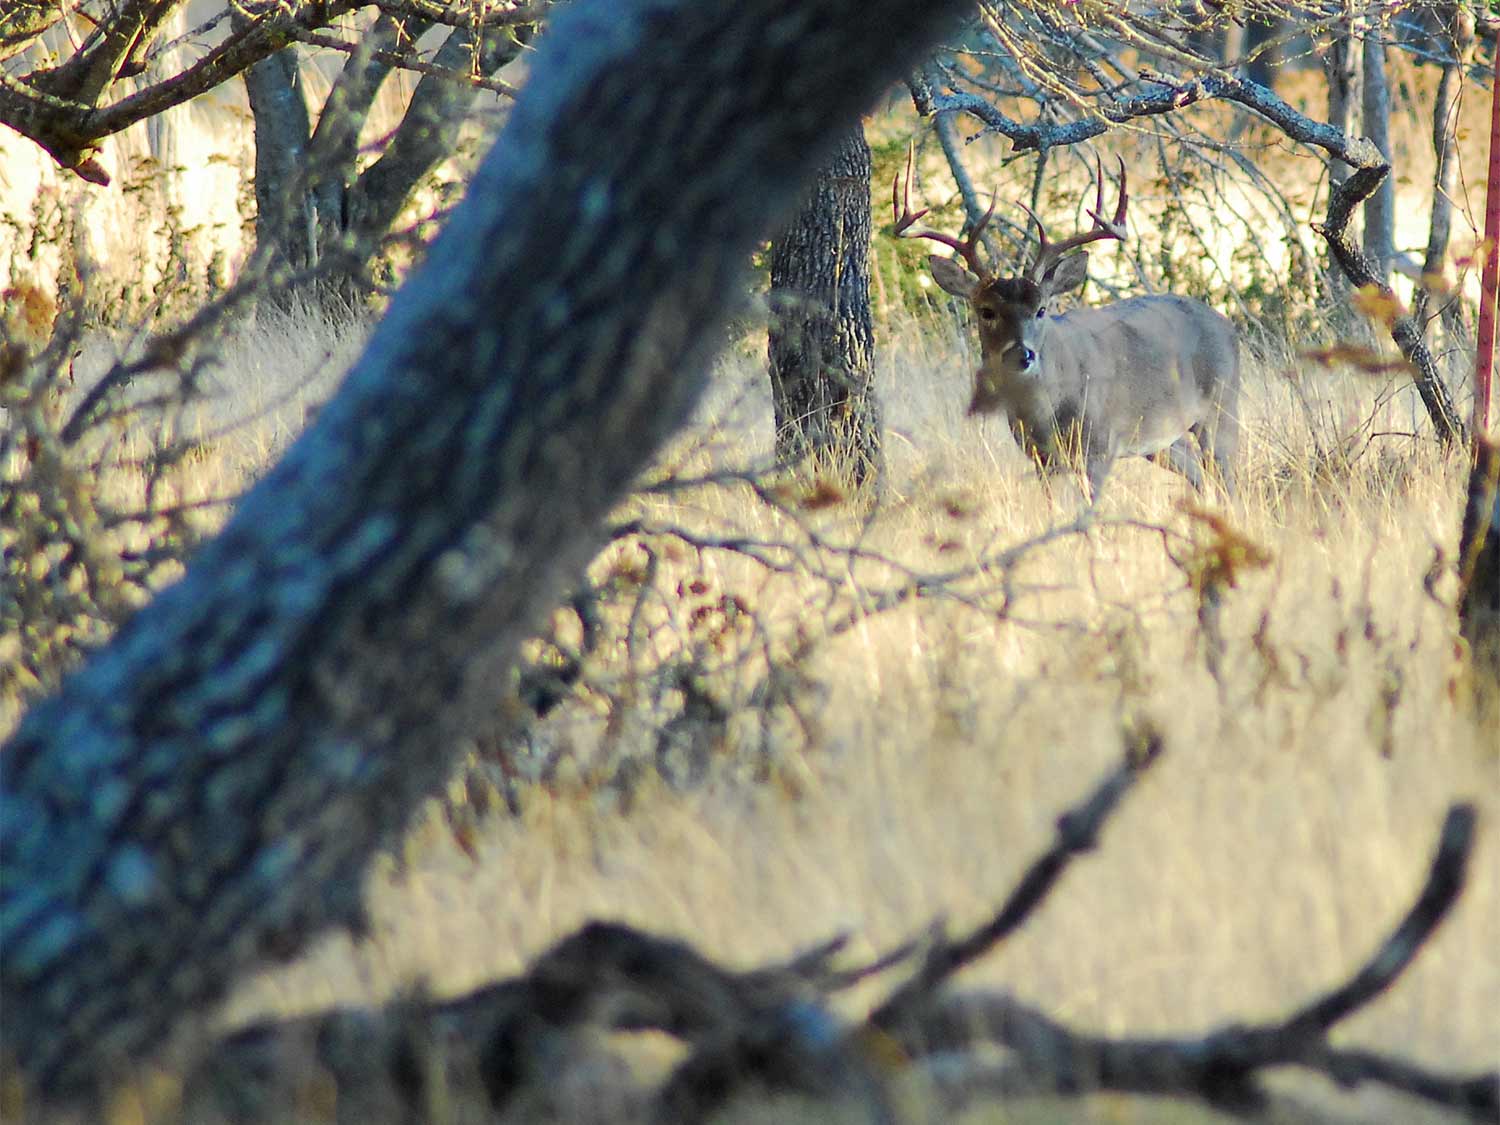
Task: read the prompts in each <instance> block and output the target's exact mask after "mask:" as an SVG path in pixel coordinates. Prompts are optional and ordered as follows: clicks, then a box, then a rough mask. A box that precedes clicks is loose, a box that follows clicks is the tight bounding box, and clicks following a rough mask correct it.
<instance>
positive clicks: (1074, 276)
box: [1042, 250, 1089, 294]
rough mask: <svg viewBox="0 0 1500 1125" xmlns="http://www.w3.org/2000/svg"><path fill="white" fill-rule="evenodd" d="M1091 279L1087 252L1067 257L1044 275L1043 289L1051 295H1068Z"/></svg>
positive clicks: (1082, 251)
mask: <svg viewBox="0 0 1500 1125" xmlns="http://www.w3.org/2000/svg"><path fill="white" fill-rule="evenodd" d="M1088 277H1089V254H1088V251H1087V250H1079V251H1078V252H1077V253H1074V254H1068V255H1065V256H1064V257H1063V258H1062V259H1061V260H1059V261H1058V262H1056V263H1055V264H1054V265H1053V267H1052V268H1051V269H1050V270H1048V271H1047V272H1046V273H1045V274H1043V275H1042V287H1043V288H1044V289H1046V291H1047V292H1048V293H1049V294H1052V293H1067V292H1069V291H1071V290H1073V289H1077V288H1078V287H1079V286H1080V285H1082V284H1083V283H1084V282H1085V281H1087V280H1088Z"/></svg>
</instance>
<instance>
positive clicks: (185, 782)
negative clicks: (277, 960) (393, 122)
mask: <svg viewBox="0 0 1500 1125" xmlns="http://www.w3.org/2000/svg"><path fill="white" fill-rule="evenodd" d="M966 10H967V3H966V0H930V2H929V3H925V4H922V5H917V6H913V5H910V4H908V3H906V0H716V2H707V0H680V2H679V3H677V4H675V5H669V4H667V3H664V2H662V0H651V2H649V3H647V2H644V0H643V2H639V3H631V2H628V0H594V2H590V0H575V3H573V4H571V5H568V6H567V7H566V8H564V9H562V10H561V11H559V13H558V15H557V16H556V17H555V18H554V19H553V21H552V25H551V27H550V29H549V33H548V35H547V37H546V40H545V41H544V42H543V44H542V45H541V47H540V49H539V50H538V52H537V59H536V62H535V64H534V68H533V70H532V75H531V78H530V80H529V81H528V83H527V87H526V91H525V94H524V96H523V97H522V99H521V100H520V101H519V102H518V103H517V105H516V108H515V110H514V112H513V113H512V115H511V118H510V122H509V124H508V126H507V129H506V132H505V134H504V135H503V137H502V139H501V141H500V143H499V144H498V145H497V146H496V149H495V151H494V152H493V153H491V155H490V156H489V158H488V159H487V160H486V161H485V162H484V164H483V165H482V166H481V168H480V170H479V171H478V172H477V173H476V175H475V177H474V179H473V181H472V183H471V185H470V188H469V192H468V195H467V196H466V198H465V200H464V202H463V204H462V205H461V206H460V207H459V208H458V209H457V210H456V211H455V212H454V214H453V216H452V217H451V218H450V220H449V223H448V226H447V229H446V230H445V231H444V233H443V235H442V236H441V237H440V238H439V239H438V241H437V243H436V244H435V245H434V246H433V248H432V251H431V253H430V255H429V256H428V259H427V261H426V264H425V265H424V266H423V267H422V269H421V270H420V271H418V272H417V273H416V274H415V275H414V276H413V278H412V279H411V280H410V281H409V282H408V283H407V284H406V286H404V287H403V289H402V290H401V292H400V293H398V294H397V295H396V297H395V298H394V300H393V301H392V304H391V307H390V311H389V313H388V314H387V316H386V317H385V319H384V320H383V322H382V323H381V325H380V326H379V328H378V329H377V330H376V332H375V334H374V336H373V337H372V339H371V341H370V343H369V346H368V347H367V349H366V351H365V353H364V354H363V356H362V357H361V358H360V359H359V360H358V361H356V363H355V365H354V368H353V370H352V371H351V372H350V373H349V375H348V377H347V378H346V379H345V381H344V383H343V385H342V388H341V390H340V392H339V394H338V395H337V396H336V397H335V398H334V399H333V401H331V402H330V403H329V404H328V405H326V406H325V407H324V408H323V410H322V411H321V412H320V413H319V414H318V415H317V418H316V420H315V421H314V422H313V424H312V426H311V428H310V429H309V430H308V431H307V432H306V433H305V434H303V436H302V437H301V438H300V439H299V440H298V441H297V442H296V443H295V444H294V445H293V446H292V448H291V449H290V450H289V451H288V452H287V454H286V456H285V457H284V458H283V459H282V461H281V462H280V463H279V464H278V465H276V466H275V467H274V468H273V469H272V470H271V471H270V472H269V473H268V474H267V475H266V476H265V477H264V478H262V480H261V481H260V482H259V483H258V484H257V485H256V486H255V487H254V488H253V489H252V490H251V492H250V493H248V494H247V495H246V497H245V498H244V499H243V500H242V501H241V503H240V505H239V508H238V509H237V511H236V512H235V514H234V515H233V516H232V517H231V518H230V520H229V522H228V523H227V524H226V525H225V527H224V529H223V531H222V532H221V533H220V534H219V536H218V537H217V538H215V539H214V540H212V541H211V542H209V543H208V544H206V545H205V546H204V547H203V548H202V549H201V550H200V551H199V553H198V554H197V555H196V556H195V557H194V558H193V560H192V562H191V564H190V565H189V567H188V570H187V573H186V575H185V576H184V577H183V578H182V580H181V581H180V582H178V583H177V584H176V585H175V586H172V587H170V588H168V589H167V590H165V591H163V592H162V593H161V594H160V595H159V596H158V597H157V598H156V599H155V600H154V601H153V602H152V603H151V604H150V605H148V606H146V607H145V608H143V609H142V610H141V611H140V612H139V613H138V614H137V615H136V616H135V617H134V618H132V619H131V621H129V622H128V623H127V624H126V625H125V626H124V627H123V628H122V629H121V630H120V632H119V633H118V634H117V635H116V636H115V638H114V639H113V641H112V642H111V643H110V644H108V645H106V646H105V647H104V648H102V649H100V650H99V651H97V652H96V653H95V654H94V655H93V656H92V657H91V658H90V659H89V661H88V662H87V664H86V665H85V666H84V667H83V668H82V669H81V670H80V671H79V672H78V673H76V674H75V675H73V676H72V677H70V678H69V679H68V680H67V681H66V682H65V683H64V685H63V687H62V688H61V690H60V691H59V692H58V694H57V695H56V696H54V697H53V698H52V699H50V700H48V701H46V702H44V703H41V704H38V705H37V706H35V707H34V708H33V709H32V710H31V711H30V713H29V714H27V715H26V716H25V717H24V718H23V719H22V721H21V724H20V727H19V728H18V729H17V731H16V733H15V735H14V737H13V738H12V739H11V740H10V741H9V742H8V743H7V744H6V745H5V746H4V747H3V748H0V797H3V815H0V995H3V997H4V1013H3V1019H0V1035H3V1037H4V1039H3V1042H0V1057H3V1058H4V1059H5V1060H6V1062H7V1069H8V1070H11V1068H14V1069H13V1070H12V1071H11V1073H12V1074H14V1073H16V1072H17V1071H18V1072H19V1076H20V1077H21V1078H22V1079H23V1080H24V1081H25V1082H26V1083H27V1084H28V1085H29V1086H30V1087H31V1088H32V1089H33V1090H34V1091H38V1092H40V1094H41V1095H42V1096H46V1097H56V1096H59V1095H62V1094H64V1093H66V1092H69V1091H73V1092H77V1091H80V1090H82V1089H87V1088H89V1087H92V1086H93V1085H95V1084H96V1083H99V1082H101V1081H108V1080H109V1079H110V1078H111V1077H112V1076H113V1075H115V1074H118V1073H119V1070H120V1068H122V1067H124V1068H128V1067H129V1066H130V1065H131V1064H133V1063H135V1062H137V1061H139V1060H142V1059H144V1058H146V1057H150V1056H155V1055H159V1054H160V1053H161V1052H162V1050H163V1046H164V1042H165V1040H166V1039H167V1037H168V1036H169V1034H170V1033H172V1032H174V1031H175V1032H178V1033H179V1034H178V1035H177V1040H178V1043H179V1044H180V1045H181V1046H182V1047H183V1048H185V1049H189V1050H190V1049H191V1047H192V1046H193V1044H194V1042H195V1041H196V1040H195V1038H194V1037H193V1036H191V1035H186V1034H185V1033H186V1032H189V1031H191V1030H192V1027H193V1023H194V1020H193V1019H188V1018H187V1017H194V1019H207V1018H209V1017H210V1016H211V1015H212V1005H213V1003H214V1002H215V1001H216V1000H218V999H219V998H221V997H222V996H223V995H224V994H225V992H226V990H227V989H228V988H229V986H230V985H231V984H232V983H233V982H234V981H235V980H236V979H237V978H238V977H239V976H240V975H241V974H243V973H244V972H245V971H247V970H248V969H250V968H251V967H253V966H255V965H256V964H257V963H258V962H260V961H261V960H262V959H263V958H265V957H266V956H268V955H271V954H277V955H283V956H284V955H290V954H292V953H295V952H297V951H299V950H301V949H302V948H304V947H305V946H306V945H307V943H308V942H309V941H310V940H312V939H313V938H314V937H315V936H317V935H319V934H322V933H324V932H326V931H327V930H328V928H329V927H331V926H349V927H354V928H356V929H357V928H359V927H360V926H361V922H362V919H363V917H364V913H363V906H362V902H361V885H362V881H363V876H364V875H365V873H366V869H367V865H368V863H369V861H370V859H371V857H372V856H373V855H374V854H375V853H376V851H377V849H379V848H380V847H382V846H383V845H387V844H389V843H391V842H392V841H394V840H395V839H396V838H397V837H398V835H399V833H400V832H402V831H403V829H404V828H405V827H406V825H407V823H408V821H409V819H410V817H411V815H412V813H413V812H414V810H415V809H417V808H418V807H419V805H420V802H421V801H422V800H423V798H425V797H426V796H427V795H429V794H430V793H432V792H434V791H435V790H437V789H438V788H439V787H441V785H442V784H443V783H444V782H445V781H446V779H447V777H448V775H449V773H450V771H451V769H452V768H453V766H454V764H455V762H456V761H457V758H458V756H459V753H460V751H461V748H462V746H463V745H464V742H463V737H464V736H465V735H466V733H468V732H471V731H472V730H473V729H474V725H475V723H476V721H477V717H478V716H479V715H488V716H490V717H491V719H492V718H493V714H494V699H493V691H494V685H495V684H496V683H497V682H503V681H504V679H505V677H506V675H507V674H508V672H509V671H510V670H511V669H512V668H513V667H514V665H515V661H516V658H517V654H518V652H519V650H520V646H521V642H522V640H523V638H524V637H526V636H527V635H529V634H530V632H531V631H532V630H533V629H534V628H535V627H536V625H537V623H538V622H539V620H540V619H541V618H542V616H543V615H544V614H545V613H546V612H547V611H548V608H549V607H550V606H552V605H553V604H554V602H555V599H556V598H557V596H558V594H559V593H560V591H561V590H563V589H564V588H566V586H567V585H568V584H570V583H572V582H575V581H576V580H577V578H578V576H579V575H580V574H581V572H582V569H583V567H584V566H585V565H586V563H587V561H588V559H589V558H590V557H591V556H592V555H593V553H594V552H595V551H596V550H597V549H598V547H599V546H600V545H601V544H602V542H603V538H602V529H601V522H602V520H603V518H604V517H605V515H606V514H607V513H608V512H609V511H610V510H611V508H612V506H613V505H614V504H615V503H616V502H617V500H618V499H619V497H620V495H621V493H622V490H623V489H624V488H625V487H626V486H627V483H628V482H629V481H631V480H633V479H635V477H636V476H637V474H638V473H639V472H640V470H641V469H642V468H643V466H644V465H645V464H646V461H647V459H648V458H649V457H650V456H651V455H652V454H653V453H654V451H655V450H656V449H657V447H658V446H659V444H660V442H661V441H662V440H663V439H664V438H665V437H666V436H667V435H668V434H670V433H671V432H673V430H674V429H675V428H676V427H677V425H678V424H679V423H680V422H681V421H682V419H684V418H685V417H686V416H687V413H688V411H689V410H690V409H691V407H692V404H693V402H694V399H695V394H696V390H697V388H699V387H701V386H702V383H703V370H704V368H705V366H706V363H707V360H708V359H709V358H710V356H711V355H712V352H713V350H714V348H715V347H716V346H717V343H718V341H719V339H720V336H721V332H722V326H723V322H724V317H725V314H726V311H727V309H728V308H729V307H730V304H731V294H732V293H733V292H735V291H736V290H737V288H738V287H739V285H741V284H742V283H743V272H742V271H743V268H744V263H745V262H746V261H747V260H748V257H749V254H750V252H751V250H752V248H753V247H754V246H755V245H756V244H757V243H758V242H759V241H760V240H761V239H763V238H764V237H765V236H766V234H767V233H768V232H769V230H770V228H771V224H772V222H773V221H774V220H776V219H777V218H778V217H780V216H784V215H785V214H787V210H788V208H789V207H790V206H791V205H793V204H794V203H795V200H796V197H797V193H798V191H799V189H800V187H801V185H802V184H803V183H804V182H805V177H806V176H807V174H808V173H809V172H811V171H813V170H814V169H815V168H816V167H817V166H818V164H819V163H820V162H822V161H825V160H827V159H828V158H829V156H830V154H831V153H830V145H829V143H828V142H829V141H830V139H831V138H832V137H834V136H837V135H839V133H840V131H841V130H847V129H849V128H851V127H852V126H853V125H854V124H855V122H856V120H857V115H858V114H859V112H860V111H862V110H863V109H865V108H866V107H867V106H868V104H869V102H870V100H871V99H872V98H874V97H875V95H876V93H877V92H878V91H879V90H880V89H881V88H882V86H883V85H884V84H885V83H886V82H888V81H890V79H891V78H893V77H894V76H895V75H896V74H898V73H900V72H901V71H902V70H903V69H904V68H906V67H909V66H910V65H912V64H913V63H914V62H915V61H916V60H917V58H918V57H919V56H920V55H921V53H922V51H923V50H924V49H925V48H926V47H927V45H928V44H930V43H931V41H932V40H933V39H934V38H935V37H936V35H937V33H938V32H939V31H940V30H943V29H945V28H946V27H947V26H948V25H949V23H950V22H951V21H954V20H957V19H958V18H959V17H960V16H961V15H962V14H963V12H964V11H966ZM897 25H899V26H900V27H901V28H902V34H900V35H892V34H891V33H890V28H891V27H893V26H897ZM726 76H733V78H734V81H732V82H730V81H726ZM199 1038H201V1037H199ZM6 1082H7V1091H8V1093H7V1096H10V1093H9V1091H10V1090H11V1089H12V1087H11V1085H10V1083H11V1075H8V1076H7V1078H6Z"/></svg>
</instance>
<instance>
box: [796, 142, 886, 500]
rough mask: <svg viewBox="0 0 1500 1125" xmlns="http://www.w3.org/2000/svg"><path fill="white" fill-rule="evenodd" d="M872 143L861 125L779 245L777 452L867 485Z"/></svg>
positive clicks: (872, 435) (873, 443)
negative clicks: (823, 467)
mask: <svg viewBox="0 0 1500 1125" xmlns="http://www.w3.org/2000/svg"><path fill="white" fill-rule="evenodd" d="M871 174H872V170H871V163H870V146H869V145H868V144H866V143H865V136H864V130H863V129H862V128H859V127H856V128H854V129H852V130H851V131H850V132H849V133H847V134H846V135H845V136H844V137H843V139H842V140H841V142H840V144H839V148H838V151H837V153H836V154H835V156H834V158H833V160H832V161H831V162H830V163H829V164H828V165H827V166H826V167H824V168H823V170H822V171H821V172H819V174H818V178H817V180H816V182H815V183H814V184H813V189H812V191H811V193H810V194H809V195H808V197H807V199H806V201H805V202H804V204H803V206H802V208H801V209H800V210H799V211H798V212H797V214H796V215H795V216H794V217H793V218H792V220H791V221H790V222H789V223H787V225H786V226H785V227H784V228H783V229H782V230H781V232H780V233H779V234H778V235H777V237H776V240H775V242H774V243H773V245H772V250H771V297H770V300H771V326H770V339H769V355H770V377H771V397H772V402H773V405H774V408H775V415H776V456H777V458H778V459H779V460H780V461H782V462H784V463H796V462H801V461H804V460H805V459H807V458H809V457H811V458H813V459H814V460H815V461H820V462H823V463H825V464H826V465H828V466H829V467H830V468H832V469H833V470H834V471H835V472H836V473H838V474H839V475H841V476H844V477H845V478H846V479H847V480H848V481H849V482H850V483H852V484H854V485H856V486H858V485H862V484H865V483H874V482H875V481H877V480H878V478H879V476H880V471H881V451H880V409H879V405H878V403H877V402H876V399H875V390H874V387H873V385H872V375H873V370H872V357H873V353H874V348H875V330H874V325H873V322H872V320H871V315H870V176H871Z"/></svg>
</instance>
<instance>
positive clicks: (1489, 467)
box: [1458, 437, 1500, 712]
mask: <svg viewBox="0 0 1500 1125" xmlns="http://www.w3.org/2000/svg"><path fill="white" fill-rule="evenodd" d="M1458 573H1459V592H1458V627H1459V632H1460V633H1461V634H1462V635H1463V638H1464V640H1466V641H1467V642H1468V644H1469V656H1470V661H1471V667H1472V669H1473V674H1474V678H1475V684H1474V687H1475V691H1476V692H1477V694H1478V695H1479V702H1480V705H1481V706H1484V707H1494V708H1495V709H1496V711H1497V712H1500V445H1497V444H1495V443H1492V442H1490V441H1487V440H1485V439H1484V438H1483V437H1476V438H1475V439H1474V466H1473V469H1472V470H1471V471H1470V473H1469V491H1468V499H1467V503H1466V504H1465V506H1464V520H1463V530H1462V532H1461V533H1460V536H1459V544H1458Z"/></svg>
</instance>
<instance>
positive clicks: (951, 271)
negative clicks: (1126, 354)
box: [891, 152, 1128, 414]
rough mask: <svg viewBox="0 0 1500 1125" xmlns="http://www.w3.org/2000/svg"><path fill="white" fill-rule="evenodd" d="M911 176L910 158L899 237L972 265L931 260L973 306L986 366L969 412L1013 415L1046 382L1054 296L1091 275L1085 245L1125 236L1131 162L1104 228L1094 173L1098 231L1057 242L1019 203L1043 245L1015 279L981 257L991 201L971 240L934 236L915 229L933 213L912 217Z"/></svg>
mask: <svg viewBox="0 0 1500 1125" xmlns="http://www.w3.org/2000/svg"><path fill="white" fill-rule="evenodd" d="M911 177H912V159H911V153H910V152H908V153H907V158H906V171H905V174H904V180H905V186H904V188H902V179H903V177H902V176H901V175H898V176H897V178H896V181H895V182H894V183H893V184H892V185H891V210H892V213H893V215H894V216H895V223H896V234H897V235H898V236H907V237H913V238H927V239H931V240H932V241H934V242H940V243H942V244H943V245H944V246H948V247H951V248H952V249H954V250H956V251H957V252H958V255H959V257H960V258H961V259H962V260H963V262H964V263H965V265H967V267H968V268H967V269H966V268H965V267H964V265H960V264H959V263H958V262H956V261H954V260H953V259H951V258H945V257H940V256H938V255H936V254H934V255H933V256H931V257H930V258H928V264H929V265H930V266H931V268H932V276H933V277H934V278H935V279H936V280H937V283H938V285H940V286H941V287H942V288H943V289H944V290H945V291H946V292H948V293H951V294H953V296H955V297H961V298H963V299H964V300H966V301H968V302H969V304H970V306H971V307H972V309H973V310H974V320H975V323H976V324H977V325H978V327H979V347H980V354H981V357H982V362H981V364H980V367H979V369H978V370H977V371H976V372H975V373H974V397H973V399H972V400H971V401H970V403H969V413H971V414H975V413H986V414H987V413H993V412H995V411H999V410H1008V411H1014V410H1015V409H1016V408H1017V407H1020V406H1022V405H1023V404H1024V403H1026V402H1029V401H1030V400H1031V399H1032V398H1034V397H1035V394H1036V389H1037V386H1038V385H1039V384H1040V381H1041V380H1042V379H1044V378H1045V372H1046V355H1047V346H1046V344H1047V335H1048V329H1049V320H1050V318H1049V316H1048V313H1049V312H1050V311H1051V308H1052V303H1053V298H1054V297H1056V296H1057V295H1058V294H1061V293H1067V292H1069V291H1071V290H1073V289H1076V288H1077V287H1078V286H1080V285H1082V284H1083V282H1084V280H1085V279H1086V278H1087V277H1088V252H1087V251H1084V250H1080V249H1079V247H1081V246H1084V245H1086V244H1087V243H1090V242H1096V241H1098V240H1099V239H1106V238H1108V239H1117V240H1123V239H1124V237H1125V207H1126V204H1127V202H1128V194H1127V188H1126V182H1125V162H1124V161H1123V160H1121V161H1120V200H1119V204H1118V205H1117V207H1116V208H1115V214H1114V218H1113V219H1111V220H1110V221H1108V222H1106V221H1104V219H1102V218H1101V217H1100V215H1101V213H1102V212H1103V210H1104V175H1103V170H1102V169H1099V170H1098V171H1097V172H1096V175H1095V189H1096V190H1095V198H1094V208H1093V210H1091V211H1090V212H1089V216H1090V218H1092V219H1093V220H1094V225H1093V227H1092V228H1090V229H1089V230H1087V231H1084V232H1083V233H1081V234H1076V235H1074V236H1073V237H1071V238H1065V239H1063V240H1062V241H1061V242H1053V241H1051V240H1050V239H1049V238H1048V236H1047V228H1046V226H1045V225H1044V224H1043V223H1042V220H1041V219H1040V218H1038V217H1037V216H1036V214H1035V213H1034V212H1033V211H1032V210H1031V209H1030V208H1029V207H1026V205H1025V204H1021V207H1022V209H1023V210H1025V211H1026V213H1027V214H1028V215H1029V216H1031V219H1032V221H1033V222H1035V223H1036V225H1037V231H1038V244H1037V250H1036V254H1035V255H1034V256H1033V258H1032V260H1031V262H1030V264H1029V265H1028V266H1027V267H1026V269H1025V270H1024V271H1022V272H1021V273H1020V274H1019V275H1016V276H1013V277H998V276H996V275H995V274H994V273H992V272H991V271H990V270H989V269H987V268H986V267H985V265H984V262H983V261H982V260H981V257H980V253H979V246H980V238H981V236H982V235H983V233H984V229H985V227H986V226H987V225H988V223H989V221H990V218H991V216H992V215H993V214H994V212H995V205H994V203H993V202H992V203H991V204H990V209H989V210H988V211H986V212H985V214H984V217H983V218H982V219H980V220H979V222H978V223H976V224H974V227H973V229H972V230H971V231H970V233H969V237H968V238H966V239H958V238H953V237H951V236H949V235H945V234H941V233H939V232H938V231H933V230H925V229H924V230H912V229H911V228H912V227H913V226H915V224H916V223H917V222H918V220H920V219H921V218H922V216H924V215H926V214H927V211H926V210H925V209H924V210H922V211H918V212H916V213H915V214H913V213H912V210H911ZM898 191H899V199H898Z"/></svg>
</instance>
